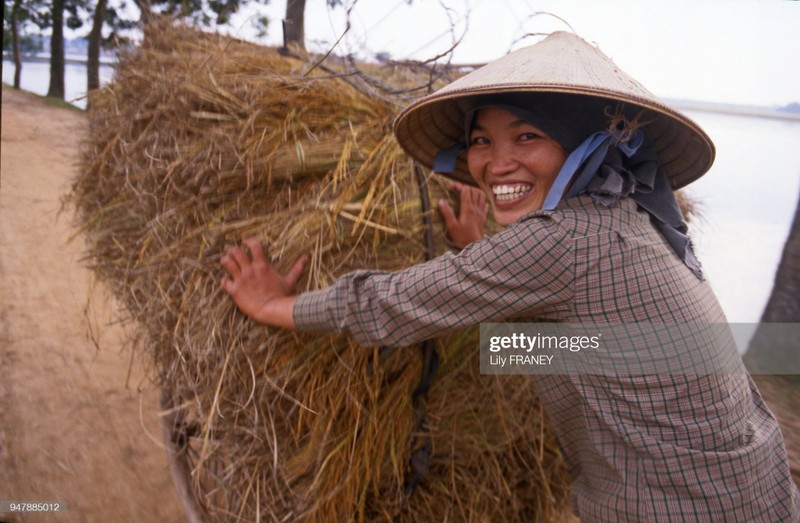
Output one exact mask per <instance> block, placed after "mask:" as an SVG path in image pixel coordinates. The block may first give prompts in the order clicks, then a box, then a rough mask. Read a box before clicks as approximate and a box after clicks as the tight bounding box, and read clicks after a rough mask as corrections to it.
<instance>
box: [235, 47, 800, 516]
mask: <svg viewBox="0 0 800 523" xmlns="http://www.w3.org/2000/svg"><path fill="white" fill-rule="evenodd" d="M395 133H396V135H397V138H398V141H399V142H400V144H401V145H402V146H403V148H404V149H405V150H406V151H407V152H408V153H409V154H410V155H411V156H412V157H414V158H415V159H417V160H418V161H420V162H421V163H423V164H425V165H428V166H432V167H433V169H434V170H436V171H438V172H442V173H444V174H446V175H448V176H451V177H452V178H454V179H456V180H459V181H461V182H464V183H468V184H473V185H477V186H478V187H480V189H482V190H483V192H484V193H485V195H486V198H487V199H488V201H489V203H490V205H491V208H492V211H493V213H494V216H495V219H496V220H497V221H498V223H500V224H501V225H505V226H507V227H506V228H505V229H504V230H503V231H502V232H500V233H498V234H495V235H493V236H490V237H487V238H483V239H477V241H474V242H472V243H470V244H469V245H468V246H467V247H466V248H465V249H464V250H463V251H462V252H461V253H459V254H456V255H454V254H445V255H444V256H442V257H440V258H437V259H435V260H433V261H431V262H428V263H425V264H421V265H418V266H414V267H411V268H408V269H406V270H403V271H399V272H396V273H385V272H380V273H377V272H370V271H357V272H354V273H351V274H348V275H345V276H344V277H342V278H341V279H340V280H339V281H337V282H336V283H335V284H334V285H333V286H331V287H330V288H328V289H323V290H320V291H315V292H310V293H304V294H301V295H299V296H294V295H292V290H293V288H294V286H295V284H296V282H297V280H298V279H299V277H300V275H301V274H302V271H303V266H304V264H305V260H304V259H301V260H298V262H297V263H295V265H294V266H293V267H292V269H291V270H290V271H289V272H288V273H287V274H286V275H281V274H279V273H277V272H276V271H275V270H274V269H273V268H272V267H271V265H270V264H269V263H267V262H266V261H265V258H264V254H263V251H262V249H261V247H260V245H259V244H258V242H257V241H255V240H253V239H248V240H245V242H244V243H245V245H246V246H247V248H248V249H249V251H250V253H251V254H250V255H248V254H247V253H246V252H245V250H243V249H242V248H239V247H235V248H231V249H229V251H228V252H227V253H226V255H225V256H224V257H223V260H222V264H223V266H224V267H225V269H226V270H227V272H228V277H227V278H225V279H223V281H222V286H223V288H224V289H225V290H226V291H227V292H228V293H230V294H231V296H232V297H233V299H234V300H235V302H236V303H237V305H238V306H239V308H240V309H241V310H242V311H243V312H245V313H246V314H248V315H249V316H250V317H251V318H253V319H255V320H256V321H259V322H262V323H265V324H269V325H274V326H280V327H286V328H293V329H294V328H298V329H304V330H328V331H330V330H344V331H347V332H349V333H350V334H351V335H352V336H354V337H355V338H356V339H357V340H358V341H359V342H361V343H362V344H364V345H370V346H374V345H407V344H410V343H413V342H416V341H420V340H424V339H427V338H430V337H433V336H436V335H439V334H441V333H443V332H445V331H448V330H451V329H455V328H459V327H463V326H467V325H474V324H476V323H481V322H487V321H498V320H524V321H553V322H570V323H590V322H591V323H617V324H631V323H637V322H641V323H648V324H652V323H656V324H660V323H675V324H681V323H688V322H701V323H708V324H714V323H724V322H725V317H724V315H723V313H722V310H721V308H720V306H719V304H718V302H717V300H716V298H715V297H714V295H713V293H712V291H711V289H710V287H709V285H708V283H707V282H705V281H704V279H703V276H702V273H701V270H700V266H699V264H698V262H697V260H696V259H695V257H694V254H693V252H692V249H691V244H690V242H689V240H688V238H687V237H686V235H685V232H686V227H685V224H684V222H683V219H682V217H681V215H680V211H679V209H678V206H677V205H676V203H675V199H674V196H673V192H672V191H673V189H675V188H679V187H681V186H684V185H686V184H688V183H690V182H691V181H693V180H695V179H697V178H698V177H700V176H702V175H703V174H704V173H705V172H706V171H707V170H708V168H709V167H710V165H711V163H712V161H713V156H714V149H713V145H712V143H711V141H710V140H709V139H708V137H707V136H706V135H705V134H704V133H703V131H702V130H701V129H700V128H699V127H698V126H697V125H696V124H694V123H693V122H692V121H690V120H689V119H687V118H686V117H684V116H683V115H681V114H680V113H678V112H676V111H674V110H672V109H670V108H669V107H667V106H665V105H663V104H662V103H660V102H659V101H658V100H657V99H655V97H654V96H653V95H652V94H650V93H649V92H648V91H647V90H645V89H644V88H643V87H642V86H641V85H639V84H638V83H637V82H636V81H635V80H633V79H632V78H630V77H629V76H627V75H625V74H624V73H622V72H621V71H619V69H618V68H617V67H616V66H615V65H614V64H613V63H612V62H611V61H610V60H609V59H608V58H607V57H605V56H604V55H603V54H602V53H600V52H599V51H598V50H597V49H596V48H594V47H592V46H590V45H588V44H587V43H586V42H584V41H583V40H581V39H580V38H578V37H576V36H574V35H571V34H567V33H556V34H553V35H551V36H550V37H548V38H547V39H545V40H544V41H542V42H541V43H539V44H537V45H534V46H531V47H528V48H525V49H521V50H519V51H517V52H515V53H511V54H509V55H507V56H505V57H503V58H501V59H499V60H496V61H495V62H492V63H490V64H488V65H487V66H485V67H483V68H481V69H478V70H476V71H474V72H473V73H471V74H469V75H467V76H465V77H463V78H461V79H459V80H457V81H456V82H453V83H452V84H450V85H449V86H447V87H445V88H444V89H442V90H440V91H438V92H436V93H434V94H432V95H430V96H428V97H426V98H423V99H422V100H420V101H418V102H417V103H414V104H412V105H411V106H410V107H408V108H407V109H406V110H404V111H403V112H402V113H401V114H400V115H399V116H398V118H397V120H396V122H395ZM465 194H467V193H466V191H462V198H463V197H464V195H465ZM472 205H473V207H477V208H480V206H481V205H482V204H481V202H480V201H477V200H475V201H473V202H472ZM448 210H449V209H444V210H443V213H444V214H445V216H446V217H447V211H448ZM478 214H480V213H478ZM451 218H452V217H451ZM448 223H449V224H450V227H449V228H450V230H451V233H453V232H454V231H456V232H457V231H458V230H459V229H463V227H464V225H465V224H464V223H461V224H460V225H459V224H457V223H456V222H454V221H453V220H452V219H448ZM462 232H463V231H462ZM466 236H472V237H473V238H470V239H475V238H474V236H476V235H475V234H474V233H467V234H466ZM464 243H467V242H466V241H465V242H464ZM688 341H689V344H688V345H687V347H688V348H689V349H690V350H691V346H690V345H691V340H688ZM534 379H535V385H536V387H537V390H538V392H539V395H540V397H541V398H542V401H543V403H544V405H545V408H546V409H547V412H548V415H549V417H550V419H551V422H552V423H553V426H554V427H555V430H556V433H557V435H558V438H559V444H560V446H561V448H562V450H563V453H564V458H565V461H566V463H567V466H568V468H569V471H570V473H571V474H572V476H573V479H574V483H573V487H572V500H573V504H574V507H575V509H576V511H577V513H578V515H579V516H580V518H581V520H583V521H636V522H644V521H797V520H800V495H799V494H798V492H797V488H796V487H795V485H794V483H793V482H792V479H791V476H790V473H789V467H788V460H787V456H786V450H785V445H784V442H783V437H782V435H781V433H780V430H779V428H778V425H777V423H776V421H775V419H774V417H773V416H772V414H771V413H770V412H769V410H768V409H767V407H766V405H765V404H764V402H763V401H762V399H761V396H760V395H759V394H758V391H757V390H756V388H755V386H754V384H753V383H752V380H751V379H750V378H749V376H747V375H746V374H726V375H688V374H687V375H680V374H672V375H668V376H660V375H647V376H597V375H545V376H537V377H536V378H534Z"/></svg>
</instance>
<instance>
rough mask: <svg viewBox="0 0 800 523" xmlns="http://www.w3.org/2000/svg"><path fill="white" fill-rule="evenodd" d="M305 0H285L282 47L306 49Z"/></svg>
mask: <svg viewBox="0 0 800 523" xmlns="http://www.w3.org/2000/svg"><path fill="white" fill-rule="evenodd" d="M305 10H306V0H287V1H286V17H285V18H284V19H283V47H284V48H286V49H288V48H289V47H295V48H296V49H298V50H300V51H305V50H306V37H305Z"/></svg>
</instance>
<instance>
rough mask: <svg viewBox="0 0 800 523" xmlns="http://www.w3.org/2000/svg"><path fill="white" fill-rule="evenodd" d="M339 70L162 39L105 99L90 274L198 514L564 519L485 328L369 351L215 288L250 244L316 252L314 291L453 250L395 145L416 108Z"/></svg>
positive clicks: (96, 111) (408, 74) (94, 147)
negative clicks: (135, 361) (110, 298)
mask: <svg viewBox="0 0 800 523" xmlns="http://www.w3.org/2000/svg"><path fill="white" fill-rule="evenodd" d="M325 67H326V70H323V68H322V67H314V66H313V60H310V61H307V60H298V59H293V58H288V57H285V56H281V55H280V54H279V53H278V52H277V51H276V50H274V49H268V48H263V47H260V46H256V45H253V44H249V43H245V42H241V41H236V40H233V39H230V38H225V37H221V36H219V35H209V34H203V33H200V32H197V31H195V30H192V29H187V28H184V27H176V26H173V25H169V24H164V23H159V24H155V25H153V26H151V27H150V28H149V29H148V30H147V31H146V35H145V38H144V41H143V43H142V45H141V46H140V47H138V48H137V49H135V50H134V51H132V52H130V53H128V54H127V55H126V56H125V57H123V58H122V59H121V61H120V64H119V67H118V70H117V72H116V76H115V79H114V80H113V82H112V83H111V84H110V85H108V86H107V87H105V88H104V89H102V90H101V91H99V92H97V93H95V94H93V96H92V98H91V100H90V103H91V107H92V110H91V111H90V114H89V118H90V122H91V124H90V137H89V142H88V143H87V144H86V147H85V151H84V154H83V161H82V166H81V175H80V176H79V178H78V179H77V180H76V182H75V184H74V190H73V193H72V203H73V204H74V205H75V206H76V208H77V216H78V221H79V226H80V229H81V231H82V233H83V234H84V235H85V237H86V238H87V245H88V247H87V249H88V252H87V261H88V263H89V264H90V265H91V267H92V269H93V270H94V272H95V273H96V274H97V275H98V276H99V278H100V279H101V280H102V281H104V282H105V283H106V284H107V285H108V286H109V287H110V289H111V290H112V292H113V294H114V295H115V297H116V298H117V299H118V301H119V302H121V303H122V304H123V305H124V310H125V314H126V316H127V319H128V320H129V321H130V322H131V323H132V326H133V331H134V335H135V340H134V341H135V347H136V350H137V353H138V354H139V355H140V356H141V357H142V358H143V359H144V361H145V362H146V363H147V364H148V366H149V368H150V369H151V372H152V376H153V378H154V379H155V380H156V382H157V383H158V384H159V386H160V387H161V388H162V390H163V391H164V393H165V397H166V398H167V403H168V404H169V405H170V406H171V409H170V411H169V412H168V413H167V414H170V415H171V416H172V417H174V418H175V419H176V423H175V425H174V426H173V427H172V430H171V433H172V439H173V441H174V443H175V444H176V445H177V446H178V447H179V449H180V456H181V459H182V460H184V461H185V463H187V464H188V466H189V468H190V469H191V489H192V492H193V496H194V497H195V498H196V500H197V502H198V504H199V505H200V507H201V508H202V511H203V512H204V515H203V517H204V519H206V520H207V521H256V520H260V521H304V522H317V521H326V522H327V521H350V520H355V521H384V520H385V521H389V520H391V521H415V522H416V521H507V522H513V521H525V522H530V521H537V520H550V519H551V518H553V517H554V516H556V515H558V514H559V513H560V511H561V509H562V506H563V501H564V498H565V492H566V489H567V480H566V474H565V472H564V469H563V466H562V464H561V461H560V459H559V456H558V452H557V447H556V445H555V441H554V437H553V435H552V433H551V432H550V430H549V429H548V427H547V425H546V423H545V420H544V417H543V412H542V409H541V407H540V404H539V402H538V399H537V397H536V395H535V393H534V392H533V390H532V388H531V386H530V382H529V380H528V379H526V378H524V377H502V378H499V379H498V378H496V377H492V376H481V375H480V374H479V372H478V344H477V332H476V331H475V330H466V331H461V332H457V333H454V334H452V335H449V336H447V337H443V338H441V339H436V340H433V342H432V345H431V346H428V347H427V348H425V349H423V348H420V347H408V348H403V349H396V350H392V351H390V350H385V349H381V348H379V347H375V348H369V347H362V346H359V345H357V344H356V343H355V342H354V341H353V340H351V339H350V338H348V337H347V336H344V335H311V334H302V333H291V332H285V331H282V330H273V329H269V328H264V327H261V326H258V325H255V324H254V323H252V322H251V321H249V320H247V319H246V318H245V317H244V316H243V315H241V314H240V313H239V312H238V311H237V310H236V308H235V306H234V304H233V302H232V301H231V300H230V298H228V297H227V296H226V295H224V293H222V292H221V291H220V288H219V281H220V278H221V276H222V269H221V268H220V266H219V259H220V256H221V254H222V253H223V252H224V249H225V248H226V246H228V245H231V244H235V243H238V242H240V241H241V239H242V238H244V237H247V236H253V235H255V236H257V237H259V238H260V239H261V240H262V242H263V244H264V245H265V247H266V249H267V251H268V253H269V255H270V256H271V257H272V258H273V260H274V261H275V262H276V263H277V265H278V267H279V269H281V270H285V269H286V268H287V264H289V263H291V261H292V260H294V259H295V258H296V257H297V256H299V255H300V254H308V255H310V264H309V266H308V269H307V273H306V276H305V277H304V279H303V281H302V282H301V286H300V287H301V289H300V290H305V289H317V288H321V287H324V286H326V285H328V284H330V283H331V282H333V281H334V279H335V278H336V277H337V276H339V275H341V274H343V273H345V272H347V271H350V270H354V269H359V268H379V269H386V270H393V269H399V268H402V267H406V266H408V265H411V264H413V263H417V262H420V261H422V260H424V259H425V257H426V255H427V249H426V243H425V226H424V225H423V222H424V220H423V217H424V216H429V217H431V218H432V219H433V228H432V233H433V235H434V242H433V243H434V245H436V246H438V249H437V251H438V252H441V250H442V249H443V248H444V246H445V245H446V242H445V240H444V234H443V230H442V227H441V225H440V224H439V223H438V216H436V214H435V213H434V212H428V213H427V214H426V213H425V212H423V209H424V204H423V198H421V196H422V195H421V192H420V185H419V183H418V180H417V177H416V176H415V170H414V165H413V163H412V162H411V161H410V159H409V158H407V157H406V156H405V155H404V154H403V153H402V152H401V151H400V149H399V147H398V145H397V143H396V142H395V140H394V138H393V136H392V133H391V122H392V119H393V116H394V114H395V113H396V112H397V110H398V107H399V106H401V105H403V104H404V103H405V101H404V100H401V99H399V98H397V97H396V96H392V95H388V94H386V91H385V90H383V91H381V90H379V89H378V88H376V87H374V86H375V85H378V84H377V83H376V82H372V83H370V82H366V81H364V80H363V77H362V79H358V78H356V76H355V75H352V74H334V73H332V72H331V68H332V67H334V68H335V67H336V66H335V65H331V62H330V61H328V62H326V63H325ZM339 71H340V72H343V71H344V69H339ZM375 73H376V74H378V75H381V76H380V78H381V79H380V82H381V83H383V84H385V85H391V84H392V83H393V82H394V83H395V85H409V82H413V81H415V78H414V73H413V71H411V70H406V69H404V70H401V69H396V70H392V71H389V70H387V69H383V70H381V71H377V70H376V71H375ZM356 80H358V81H356ZM423 83H424V82H423ZM369 86H372V87H369ZM371 89H372V90H373V92H370V90H371ZM426 181H427V189H425V190H424V191H423V192H426V193H428V194H427V197H429V198H430V199H431V200H432V201H435V200H436V199H437V198H439V197H442V196H445V195H446V192H447V191H446V184H445V183H443V182H441V181H439V180H437V179H436V178H428V179H427V180H426ZM434 353H435V354H434ZM435 356H438V363H439V364H438V369H435V368H434V367H435V365H433V363H435ZM421 380H422V381H426V380H427V381H429V382H430V383H429V385H428V387H427V389H426V388H425V387H423V388H422V389H419V388H418V387H419V385H420V382H421Z"/></svg>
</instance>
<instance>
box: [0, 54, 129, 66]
mask: <svg viewBox="0 0 800 523" xmlns="http://www.w3.org/2000/svg"><path fill="white" fill-rule="evenodd" d="M3 61H4V62H11V63H12V64H13V63H14V57H13V56H11V55H9V54H6V53H3ZM86 62H87V59H86V58H84V57H77V56H65V57H64V63H65V64H71V65H86ZM22 63H23V64H26V63H36V64H44V63H50V57H49V56H31V55H25V56H23V57H22ZM116 63H117V61H116V59H115V58H110V57H108V56H105V57H104V56H101V57H100V65H108V66H112V67H113V66H114V65H115V64H116Z"/></svg>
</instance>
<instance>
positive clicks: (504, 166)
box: [487, 151, 516, 176]
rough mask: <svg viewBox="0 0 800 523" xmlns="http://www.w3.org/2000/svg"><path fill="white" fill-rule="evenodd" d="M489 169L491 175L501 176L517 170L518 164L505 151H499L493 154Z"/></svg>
mask: <svg viewBox="0 0 800 523" xmlns="http://www.w3.org/2000/svg"><path fill="white" fill-rule="evenodd" d="M487 167H488V168H489V172H490V173H491V174H493V175H495V176H499V175H502V174H506V173H509V172H511V171H513V170H515V169H516V162H515V161H514V160H513V159H511V158H510V157H509V156H508V155H507V154H505V153H504V152H503V151H497V152H494V153H493V154H492V157H491V158H490V159H489V164H488V166H487Z"/></svg>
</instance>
